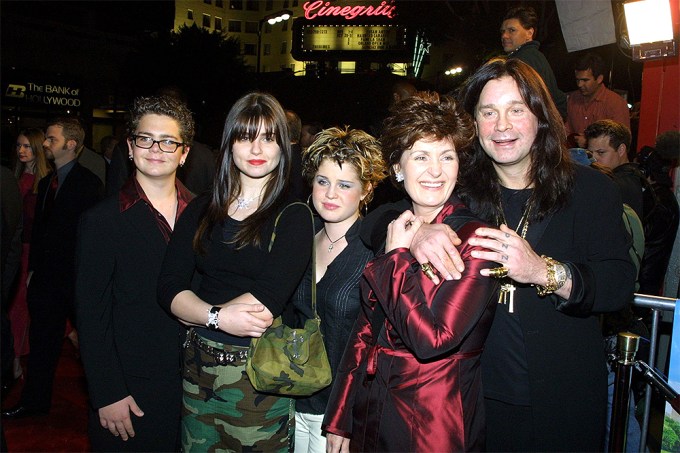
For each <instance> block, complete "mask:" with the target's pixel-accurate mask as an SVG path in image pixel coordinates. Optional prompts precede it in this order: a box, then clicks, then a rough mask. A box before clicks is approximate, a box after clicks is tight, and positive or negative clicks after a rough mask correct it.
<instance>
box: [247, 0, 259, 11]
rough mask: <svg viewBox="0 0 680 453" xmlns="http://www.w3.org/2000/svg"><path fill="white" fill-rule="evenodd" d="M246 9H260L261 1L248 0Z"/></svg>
mask: <svg viewBox="0 0 680 453" xmlns="http://www.w3.org/2000/svg"><path fill="white" fill-rule="evenodd" d="M246 9H247V10H248V11H259V10H260V3H259V2H258V0H246Z"/></svg>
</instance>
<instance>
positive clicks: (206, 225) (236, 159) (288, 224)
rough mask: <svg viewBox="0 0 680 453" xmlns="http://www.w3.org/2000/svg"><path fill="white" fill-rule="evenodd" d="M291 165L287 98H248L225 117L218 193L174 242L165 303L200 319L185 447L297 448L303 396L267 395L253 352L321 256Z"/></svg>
mask: <svg viewBox="0 0 680 453" xmlns="http://www.w3.org/2000/svg"><path fill="white" fill-rule="evenodd" d="M290 162H291V150H290V141H289V138H288V130H287V124H286V116H285V113H284V111H283V109H282V108H281V105H280V104H279V103H278V101H277V100H276V99H275V98H274V97H272V96H271V95H268V94H264V93H250V94H247V95H246V96H244V97H242V98H241V99H239V100H238V101H237V102H236V103H235V104H234V106H233V107H232V108H231V110H230V111H229V114H228V115H227V119H226V121H225V126H224V133H223V136H222V145H221V158H220V164H219V168H218V171H217V174H216V176H215V183H214V184H213V189H212V190H211V192H209V193H207V194H205V195H202V196H200V197H198V198H197V199H196V200H195V201H194V202H192V203H191V204H190V205H189V207H187V210H186V212H185V213H184V216H183V217H182V218H181V219H180V221H179V222H178V224H177V228H176V229H175V232H174V234H173V236H172V239H171V241H170V244H169V246H168V251H167V253H166V256H165V261H164V263H163V268H162V271H161V275H160V277H159V283H158V284H159V287H158V288H159V289H158V292H159V302H160V303H161V305H162V306H163V307H165V308H166V309H167V310H168V311H171V312H172V313H173V314H174V315H175V316H177V317H178V318H179V319H180V320H181V321H182V322H184V323H185V324H187V325H190V326H193V327H192V328H191V329H190V331H189V334H188V336H189V338H188V340H187V342H186V343H185V349H184V368H183V380H184V383H183V386H184V397H183V410H182V447H183V451H187V452H188V451H213V450H218V449H219V450H228V451H266V452H285V451H288V450H289V445H290V440H291V439H290V438H289V436H290V435H291V434H292V430H289V425H292V424H293V422H294V420H291V419H290V414H291V412H292V410H291V409H292V404H293V402H292V400H291V399H290V398H283V397H279V396H276V395H270V394H264V393H260V392H257V391H256V390H255V389H254V388H253V386H252V385H251V383H250V381H249V380H248V376H247V374H246V372H245V362H246V360H245V359H246V357H247V351H248V346H249V345H250V339H251V338H253V337H260V336H261V335H262V333H263V332H264V331H265V329H266V328H267V327H268V326H269V325H271V323H272V321H273V319H274V318H275V317H277V316H279V315H281V314H282V313H283V311H284V309H285V308H286V306H287V304H288V301H289V300H290V297H291V296H292V294H293V292H294V291H295V288H297V286H298V284H299V282H300V280H301V279H302V276H303V275H304V272H305V269H306V268H307V266H308V264H309V261H310V257H311V253H312V240H311V238H312V236H313V228H312V225H311V222H310V216H309V210H308V209H307V208H306V207H304V206H302V205H300V204H297V205H293V206H290V207H287V205H289V204H290V203H291V202H292V201H294V200H293V199H290V198H288V197H287V196H286V195H285V194H286V189H287V183H288V174H289V172H290ZM277 218H279V220H278V223H277V224H276V240H275V241H273V244H272V247H271V250H269V251H268V248H269V245H270V238H272V232H273V231H274V222H275V219H277ZM306 238H308V240H307V239H306ZM194 277H197V278H194Z"/></svg>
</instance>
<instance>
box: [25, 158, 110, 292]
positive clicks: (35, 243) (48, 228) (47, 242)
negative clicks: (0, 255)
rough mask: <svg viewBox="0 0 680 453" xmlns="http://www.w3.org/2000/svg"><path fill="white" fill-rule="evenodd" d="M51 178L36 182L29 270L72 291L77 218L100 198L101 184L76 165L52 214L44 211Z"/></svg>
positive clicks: (55, 201) (89, 173)
mask: <svg viewBox="0 0 680 453" xmlns="http://www.w3.org/2000/svg"><path fill="white" fill-rule="evenodd" d="M51 180H52V175H51V174H50V175H47V176H45V177H44V178H42V179H41V180H40V182H39V183H38V200H37V203H36V206H35V219H34V223H33V234H32V237H31V253H30V257H29V267H28V268H29V270H32V271H35V272H44V274H45V275H44V277H49V278H50V279H51V280H52V281H55V282H59V283H60V284H63V285H66V288H67V289H68V288H73V275H74V272H75V267H74V266H75V250H76V232H77V230H78V220H79V219H80V215H81V214H82V213H83V212H85V211H86V210H87V209H89V208H91V207H92V206H93V205H94V204H95V203H96V202H97V201H99V200H100V199H101V195H102V193H103V190H104V188H103V186H102V182H101V181H100V180H99V178H98V177H97V176H96V175H95V174H94V173H92V172H91V171H90V170H88V169H87V168H85V167H83V166H82V165H80V164H79V163H78V162H76V163H75V165H74V166H73V168H72V169H71V171H70V172H69V173H68V175H67V176H66V179H65V180H64V181H63V182H62V184H61V188H60V189H59V191H58V192H57V197H56V198H55V199H54V205H53V208H52V209H51V213H47V212H45V197H46V196H47V191H48V189H49V186H50V181H51Z"/></svg>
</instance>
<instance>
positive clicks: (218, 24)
mask: <svg viewBox="0 0 680 453" xmlns="http://www.w3.org/2000/svg"><path fill="white" fill-rule="evenodd" d="M215 30H216V31H222V18H221V17H215Z"/></svg>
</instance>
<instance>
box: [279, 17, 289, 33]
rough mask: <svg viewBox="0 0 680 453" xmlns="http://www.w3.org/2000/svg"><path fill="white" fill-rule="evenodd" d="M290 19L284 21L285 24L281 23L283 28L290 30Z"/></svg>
mask: <svg viewBox="0 0 680 453" xmlns="http://www.w3.org/2000/svg"><path fill="white" fill-rule="evenodd" d="M289 21H290V19H288V20H284V21H283V24H282V25H281V30H283V31H288V22H289Z"/></svg>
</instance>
